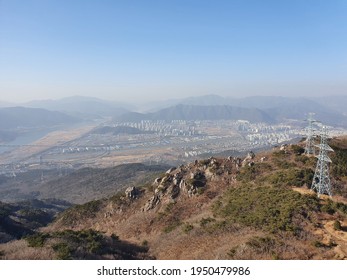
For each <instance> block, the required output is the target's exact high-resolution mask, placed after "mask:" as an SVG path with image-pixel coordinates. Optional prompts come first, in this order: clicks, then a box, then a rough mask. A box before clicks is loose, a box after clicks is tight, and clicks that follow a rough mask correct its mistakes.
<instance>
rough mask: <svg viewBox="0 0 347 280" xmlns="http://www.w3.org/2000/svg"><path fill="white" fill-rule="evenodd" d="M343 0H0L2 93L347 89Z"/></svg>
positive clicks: (50, 95) (20, 96)
mask: <svg viewBox="0 0 347 280" xmlns="http://www.w3.org/2000/svg"><path fill="white" fill-rule="evenodd" d="M346 15H347V1H345V0H329V1H326V0H324V1H323V0H282V1H278V0H262V1H258V0H257V1H255V0H209V1H207V0H167V1H162V0H146V1H143V0H94V1H91V0H73V1H72V0H22V1H19V0H0V100H1V101H11V102H25V101H29V100H33V99H58V98H62V97H67V96H73V95H84V96H95V97H100V98H103V99H109V100H115V101H127V102H137V101H145V100H147V101H150V100H163V99H173V98H182V97H188V96H198V95H206V94H217V95H221V96H231V97H240V96H252V95H282V96H321V95H330V94H333V95H346V94H347V79H346V77H347V16H346Z"/></svg>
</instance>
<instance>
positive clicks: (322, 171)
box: [311, 126, 334, 197]
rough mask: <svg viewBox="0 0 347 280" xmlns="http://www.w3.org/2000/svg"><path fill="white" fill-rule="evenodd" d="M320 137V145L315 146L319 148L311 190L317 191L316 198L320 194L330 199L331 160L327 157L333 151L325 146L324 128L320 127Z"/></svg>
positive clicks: (325, 133) (325, 130)
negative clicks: (326, 195)
mask: <svg viewBox="0 0 347 280" xmlns="http://www.w3.org/2000/svg"><path fill="white" fill-rule="evenodd" d="M320 137H321V141H320V144H319V145H315V146H316V147H318V148H319V155H318V156H317V158H318V162H317V166H316V171H315V173H314V176H313V181H312V186H311V189H312V190H316V191H317V194H318V197H319V196H320V195H321V194H328V195H329V196H330V197H331V196H332V194H331V183H330V177H329V163H331V159H330V158H329V157H328V152H333V151H334V150H333V149H332V148H331V147H330V146H329V145H328V144H327V138H328V134H327V129H326V127H325V126H323V127H322V131H321V134H320Z"/></svg>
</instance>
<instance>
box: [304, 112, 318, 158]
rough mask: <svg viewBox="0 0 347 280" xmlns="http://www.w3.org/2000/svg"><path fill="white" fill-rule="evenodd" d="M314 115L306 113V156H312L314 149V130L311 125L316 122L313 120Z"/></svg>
mask: <svg viewBox="0 0 347 280" xmlns="http://www.w3.org/2000/svg"><path fill="white" fill-rule="evenodd" d="M313 116H314V113H308V118H307V121H308V126H307V127H306V131H307V138H306V146H305V154H307V155H314V154H315V149H314V129H313V124H314V123H315V122H316V120H315V119H314V118H313Z"/></svg>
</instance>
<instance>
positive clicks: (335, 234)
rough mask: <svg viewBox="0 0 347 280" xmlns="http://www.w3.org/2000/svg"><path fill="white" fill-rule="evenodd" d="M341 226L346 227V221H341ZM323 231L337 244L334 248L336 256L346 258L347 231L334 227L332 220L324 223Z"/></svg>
mask: <svg viewBox="0 0 347 280" xmlns="http://www.w3.org/2000/svg"><path fill="white" fill-rule="evenodd" d="M341 226H342V228H344V229H345V228H347V223H346V222H344V223H341ZM324 231H325V233H326V234H328V235H329V237H330V238H331V240H333V241H334V242H335V243H336V244H337V246H336V247H335V248H334V251H335V253H336V258H338V259H343V260H347V232H346V231H342V230H335V229H334V221H328V222H326V223H324Z"/></svg>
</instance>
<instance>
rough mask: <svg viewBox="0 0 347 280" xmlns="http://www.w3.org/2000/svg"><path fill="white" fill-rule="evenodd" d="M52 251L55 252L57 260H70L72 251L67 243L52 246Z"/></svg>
mask: <svg viewBox="0 0 347 280" xmlns="http://www.w3.org/2000/svg"><path fill="white" fill-rule="evenodd" d="M52 249H53V250H54V252H56V254H57V259H58V260H69V259H72V255H71V253H72V249H71V248H70V246H69V245H68V244H67V243H65V242H62V243H57V244H54V245H52Z"/></svg>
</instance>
